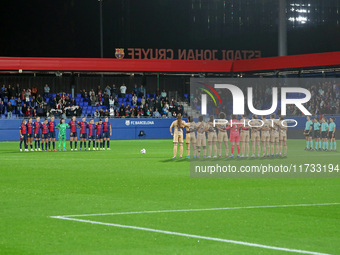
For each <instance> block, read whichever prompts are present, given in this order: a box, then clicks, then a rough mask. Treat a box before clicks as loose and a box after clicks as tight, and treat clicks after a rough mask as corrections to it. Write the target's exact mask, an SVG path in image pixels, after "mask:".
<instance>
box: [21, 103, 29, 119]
mask: <svg viewBox="0 0 340 255" xmlns="http://www.w3.org/2000/svg"><path fill="white" fill-rule="evenodd" d="M27 108H28V107H27V105H26V103H24V106H23V107H22V108H21V112H22V114H24V115H26V116H27V114H26V112H27Z"/></svg>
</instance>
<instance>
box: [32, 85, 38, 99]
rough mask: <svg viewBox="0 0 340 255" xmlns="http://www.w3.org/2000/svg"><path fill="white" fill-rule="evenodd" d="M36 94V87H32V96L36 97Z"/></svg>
mask: <svg viewBox="0 0 340 255" xmlns="http://www.w3.org/2000/svg"><path fill="white" fill-rule="evenodd" d="M37 93H38V88H37V87H36V86H33V88H32V96H35V97H37Z"/></svg>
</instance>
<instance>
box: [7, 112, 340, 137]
mask: <svg viewBox="0 0 340 255" xmlns="http://www.w3.org/2000/svg"><path fill="white" fill-rule="evenodd" d="M288 118H289V117H287V119H288ZM335 118H336V121H335V123H336V125H337V127H339V128H338V130H337V132H336V137H340V116H336V117H335ZM293 119H295V120H296V121H297V122H298V125H297V126H296V127H295V128H290V129H289V130H288V138H290V139H304V136H303V134H302V131H303V129H304V128H305V123H306V118H305V117H294V118H293ZM77 120H78V121H81V119H77ZM87 120H88V119H87ZM174 120H175V119H153V118H148V119H136V118H134V119H133V118H129V119H110V120H109V121H110V123H111V126H112V136H111V139H170V138H172V136H171V135H170V132H169V127H170V125H171V123H172V121H174ZM185 120H186V119H185ZM21 121H22V120H21V119H11V120H7V119H2V120H0V141H18V140H19V127H20V124H21ZM58 121H59V120H56V123H58ZM69 121H70V120H69V119H68V120H66V123H68V122H69ZM95 121H97V120H95ZM141 130H143V131H144V132H145V134H146V136H144V137H139V136H138V135H139V133H140V131H141ZM69 134H70V131H69V130H67V137H69ZM78 136H79V129H78Z"/></svg>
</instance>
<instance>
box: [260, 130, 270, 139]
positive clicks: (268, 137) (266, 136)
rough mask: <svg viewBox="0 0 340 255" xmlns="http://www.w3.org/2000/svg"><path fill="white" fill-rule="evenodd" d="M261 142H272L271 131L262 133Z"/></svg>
mask: <svg viewBox="0 0 340 255" xmlns="http://www.w3.org/2000/svg"><path fill="white" fill-rule="evenodd" d="M261 141H262V142H269V141H270V132H269V131H262V134H261Z"/></svg>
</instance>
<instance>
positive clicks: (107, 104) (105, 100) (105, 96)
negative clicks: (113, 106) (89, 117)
mask: <svg viewBox="0 0 340 255" xmlns="http://www.w3.org/2000/svg"><path fill="white" fill-rule="evenodd" d="M104 105H105V106H106V107H109V106H110V100H109V95H108V94H107V93H106V91H105V92H104Z"/></svg>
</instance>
